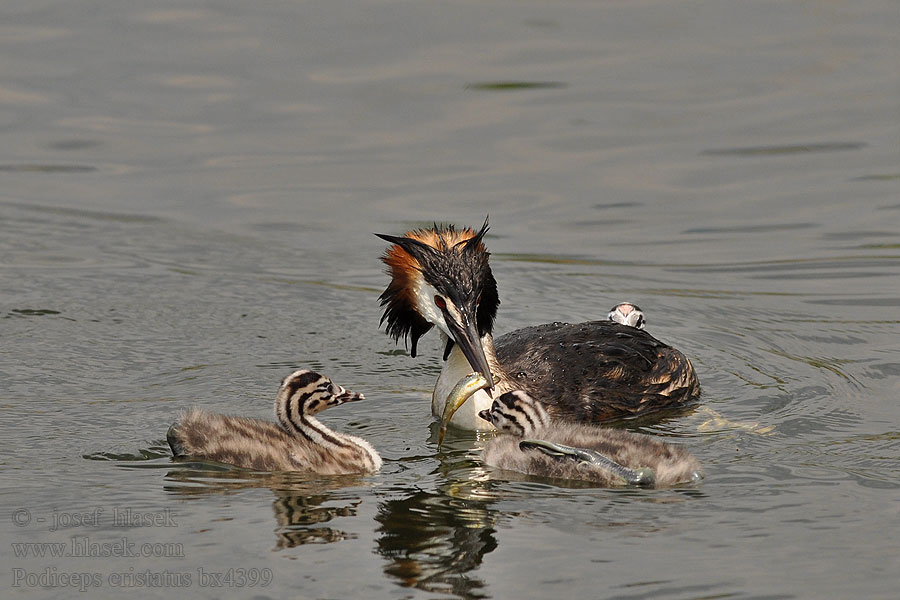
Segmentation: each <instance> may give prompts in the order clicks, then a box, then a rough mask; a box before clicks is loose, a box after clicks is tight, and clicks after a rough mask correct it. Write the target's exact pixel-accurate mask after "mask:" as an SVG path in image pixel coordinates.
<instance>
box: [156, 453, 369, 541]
mask: <svg viewBox="0 0 900 600" xmlns="http://www.w3.org/2000/svg"><path fill="white" fill-rule="evenodd" d="M166 479H167V481H168V482H169V483H167V484H166V485H165V490H166V491H167V492H169V493H173V494H178V495H182V496H185V497H188V498H201V497H206V496H209V495H211V494H226V493H233V492H235V491H237V490H242V489H247V488H262V487H268V488H269V489H271V491H272V493H273V494H274V495H275V499H274V500H273V501H272V512H273V515H274V517H275V525H276V527H275V548H276V549H278V550H281V549H285V548H295V547H297V546H302V545H305V544H327V543H332V542H339V541H342V540H348V539H354V538H356V535H355V534H352V533H347V532H345V531H343V530H341V529H337V528H335V527H331V526H325V525H324V524H325V523H330V522H331V521H333V520H335V519H336V518H338V517H353V516H356V513H357V508H358V507H359V505H360V504H362V498H361V497H359V496H355V495H347V494H337V493H334V492H337V491H338V490H342V489H345V488H348V487H353V486H359V485H361V484H363V480H362V478H360V477H357V476H347V477H329V478H318V477H316V478H312V479H310V478H308V477H305V476H303V475H298V474H294V473H252V472H248V471H244V470H241V469H233V468H230V467H227V466H218V465H211V464H206V463H193V462H192V463H185V464H184V468H178V469H174V470H171V471H169V472H168V473H167V474H166Z"/></svg>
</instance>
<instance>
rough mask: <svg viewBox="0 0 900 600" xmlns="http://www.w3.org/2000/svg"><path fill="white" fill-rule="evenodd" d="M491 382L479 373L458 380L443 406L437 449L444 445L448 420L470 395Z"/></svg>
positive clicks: (486, 386)
mask: <svg viewBox="0 0 900 600" xmlns="http://www.w3.org/2000/svg"><path fill="white" fill-rule="evenodd" d="M490 384H491V382H490V381H488V379H487V377H485V376H484V375H482V374H481V373H469V374H468V375H466V376H465V377H463V378H462V379H460V380H459V383H457V384H456V385H455V386H454V387H453V389H452V390H450V393H449V394H448V395H447V402H446V403H445V404H444V412H443V414H442V415H441V431H440V433H438V448H440V447H441V444H443V443H444V434H446V433H447V425H449V424H450V419H452V418H453V414H454V413H455V412H456V411H458V410H459V408H460V407H461V406H462V405H463V404H465V403H466V400H468V399H469V398H471V397H472V394H474V393H475V392H477V391H478V390H483V389H485V388H488V387H490Z"/></svg>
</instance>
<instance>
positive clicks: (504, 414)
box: [478, 390, 550, 437]
mask: <svg viewBox="0 0 900 600" xmlns="http://www.w3.org/2000/svg"><path fill="white" fill-rule="evenodd" d="M478 416H479V417H481V418H482V419H484V420H485V421H488V422H489V423H491V424H492V425H493V426H494V427H496V428H497V429H498V430H500V431H503V432H506V433H511V434H513V435H518V436H522V437H524V436H527V435H531V434H532V433H534V432H535V431H537V430H538V429H541V428H543V427H546V426H548V425H549V424H550V415H548V414H547V411H546V409H544V407H543V406H542V405H541V403H540V402H538V401H537V400H535V399H534V398H532V397H531V396H529V395H528V394H526V393H525V392H523V391H521V390H516V391H512V392H506V393H505V394H503V395H502V396H500V397H499V398H497V399H496V400H494V403H493V404H491V408H490V409H488V410H483V411H481V412H480V413H478Z"/></svg>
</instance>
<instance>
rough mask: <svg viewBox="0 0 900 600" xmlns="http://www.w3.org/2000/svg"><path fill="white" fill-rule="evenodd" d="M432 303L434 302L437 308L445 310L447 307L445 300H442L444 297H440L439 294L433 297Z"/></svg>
mask: <svg viewBox="0 0 900 600" xmlns="http://www.w3.org/2000/svg"><path fill="white" fill-rule="evenodd" d="M434 303H435V304H436V305H437V307H438V308H439V309H441V310H446V308H447V301H446V300H444V299H443V298H442V297H440V296H435V297H434Z"/></svg>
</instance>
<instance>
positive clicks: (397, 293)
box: [376, 220, 700, 430]
mask: <svg viewBox="0 0 900 600" xmlns="http://www.w3.org/2000/svg"><path fill="white" fill-rule="evenodd" d="M487 230H488V224H487V220H485V222H484V225H483V226H482V228H481V230H479V231H478V232H475V231H474V230H472V229H469V228H466V229H459V230H458V229H456V228H454V227H453V226H447V227H443V228H439V227H438V226H437V225H435V227H434V228H432V229H417V230H414V231H410V232H408V233H407V234H406V235H404V236H393V235H384V234H376V235H378V237H380V238H382V239H383V240H386V241H388V242H390V243H391V244H392V245H391V246H390V247H389V248H388V249H387V250H386V251H385V253H384V255H383V256H382V261H383V262H384V263H385V264H386V265H387V267H388V269H387V271H388V274H389V275H390V276H391V282H390V283H389V284H388V286H387V288H386V289H385V290H384V292H383V293H382V294H381V296H380V298H379V299H380V300H381V304H382V306H384V307H385V309H384V314H383V315H382V317H381V323H382V324H386V331H387V334H388V335H390V336H391V337H392V338H394V340H395V341H399V339H400V338H404V340H408V341H409V346H410V354H411V355H412V356H413V357H415V356H416V345H417V343H418V341H419V338H420V337H422V336H423V335H424V334H425V333H427V332H428V330H430V329H431V328H432V327H433V326H435V325H437V327H438V329H439V330H440V332H441V337H442V340H443V342H444V343H443V346H444V363H443V366H442V369H441V374H440V376H439V377H438V380H437V383H436V384H435V386H434V392H433V394H432V400H431V410H432V413H433V414H434V415H435V416H438V417H440V416H442V415H445V412H444V406H445V403H446V400H447V396H448V394H449V393H450V391H451V390H452V389H453V388H454V386H456V385H457V383H458V382H459V381H460V380H461V379H462V378H463V377H465V376H466V375H468V374H469V373H470V372H471V371H477V372H479V373H481V374H483V375H484V377H485V378H486V379H487V381H488V385H487V388H489V389H486V390H481V391H478V392H476V393H475V394H474V395H473V396H472V399H471V401H470V402H467V403H465V405H464V407H463V408H464V409H460V410H458V411H456V412H453V413H451V414H450V415H445V416H447V417H449V418H450V419H452V420H451V423H452V424H453V425H455V426H457V427H460V428H463V429H470V430H473V429H474V430H478V429H482V430H483V429H491V427H489V426H488V425H487V423H485V422H484V421H483V420H482V419H480V418H479V417H478V412H479V411H482V410H484V409H487V408H490V406H491V402H492V394H493V393H495V392H496V393H500V394H502V393H504V392H508V391H511V390H517V389H521V390H525V391H526V392H528V393H529V394H530V395H531V396H532V397H534V398H535V399H537V400H538V401H539V402H541V403H542V404H544V405H545V407H546V409H547V410H548V411H549V413H550V415H551V417H553V418H554V419H568V420H574V421H586V422H596V421H604V420H608V419H614V418H618V417H625V416H631V415H639V414H643V413H646V412H649V411H652V410H655V409H659V408H663V407H666V406H672V405H678V404H682V403H685V402H687V401H689V400H691V399H693V398H696V397H697V396H698V395H699V394H700V384H699V382H698V381H697V375H696V374H695V372H694V367H693V366H692V365H691V362H690V360H688V359H687V357H685V356H684V354H682V353H681V352H679V351H678V350H676V349H674V348H672V347H671V346H668V345H666V344H664V343H663V342H661V341H659V340H657V339H656V338H654V337H653V336H651V335H650V334H648V333H647V332H645V331H642V330H640V329H637V328H635V327H631V326H628V325H622V324H620V323H615V322H612V321H609V320H605V321H590V322H587V323H575V324H569V323H548V324H545V325H537V326H533V327H526V328H524V329H518V330H516V331H512V332H510V333H507V334H505V335H502V336H500V337H498V338H497V339H496V341H495V340H494V338H493V327H494V317H495V316H496V314H497V307H498V305H499V304H500V299H499V296H498V294H497V282H496V280H495V279H494V275H493V273H492V272H491V266H490V263H489V261H488V257H489V255H490V253H489V252H488V251H487V248H485V246H484V243H483V241H482V240H483V238H484V235H485V233H486V232H487Z"/></svg>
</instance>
